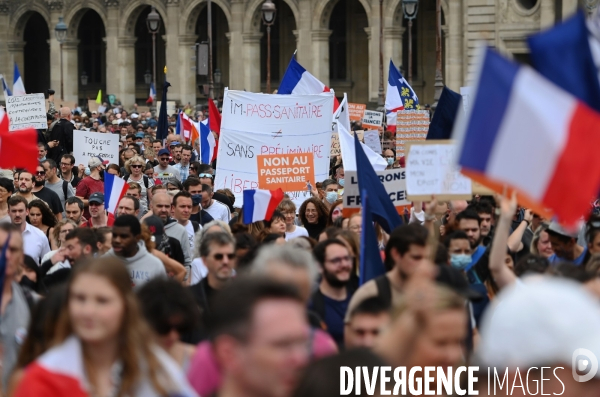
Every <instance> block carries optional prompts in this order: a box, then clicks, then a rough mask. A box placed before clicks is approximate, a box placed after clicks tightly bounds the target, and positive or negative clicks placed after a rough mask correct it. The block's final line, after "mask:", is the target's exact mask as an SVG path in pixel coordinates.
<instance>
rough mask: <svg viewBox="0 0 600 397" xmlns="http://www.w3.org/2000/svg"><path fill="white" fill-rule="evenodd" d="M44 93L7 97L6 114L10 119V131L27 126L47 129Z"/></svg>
mask: <svg viewBox="0 0 600 397" xmlns="http://www.w3.org/2000/svg"><path fill="white" fill-rule="evenodd" d="M44 101H45V100H44V94H27V95H17V96H9V97H8V98H6V114H8V119H9V120H10V121H9V123H10V127H9V129H10V131H17V130H23V129H25V128H35V129H46V128H48V121H47V120H46V108H45V104H44Z"/></svg>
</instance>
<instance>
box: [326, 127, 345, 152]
mask: <svg viewBox="0 0 600 397" xmlns="http://www.w3.org/2000/svg"><path fill="white" fill-rule="evenodd" d="M340 154H342V150H341V149H340V133H339V132H337V131H335V132H332V133H331V150H330V151H329V155H330V156H339V155H340Z"/></svg>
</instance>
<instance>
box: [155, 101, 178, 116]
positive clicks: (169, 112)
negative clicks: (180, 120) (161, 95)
mask: <svg viewBox="0 0 600 397" xmlns="http://www.w3.org/2000/svg"><path fill="white" fill-rule="evenodd" d="M160 102H161V101H156V113H157V114H158V112H159V111H160ZM175 111H176V107H175V101H167V115H169V116H171V115H173V114H175Z"/></svg>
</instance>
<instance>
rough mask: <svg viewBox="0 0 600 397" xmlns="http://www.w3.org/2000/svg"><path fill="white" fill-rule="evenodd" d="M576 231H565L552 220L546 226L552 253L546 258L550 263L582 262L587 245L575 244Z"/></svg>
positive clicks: (576, 263) (586, 251) (577, 263)
mask: <svg viewBox="0 0 600 397" xmlns="http://www.w3.org/2000/svg"><path fill="white" fill-rule="evenodd" d="M577 234H578V232H577V231H567V230H566V229H565V228H563V227H562V226H561V225H560V224H559V223H558V222H556V221H552V222H551V223H550V226H549V227H548V237H549V238H550V243H551V244H552V250H553V251H554V254H553V255H552V256H551V257H549V258H548V261H549V262H550V263H551V264H556V263H558V262H569V263H573V264H575V265H578V266H579V265H582V264H584V260H585V258H586V256H587V254H588V247H582V246H581V245H579V244H577Z"/></svg>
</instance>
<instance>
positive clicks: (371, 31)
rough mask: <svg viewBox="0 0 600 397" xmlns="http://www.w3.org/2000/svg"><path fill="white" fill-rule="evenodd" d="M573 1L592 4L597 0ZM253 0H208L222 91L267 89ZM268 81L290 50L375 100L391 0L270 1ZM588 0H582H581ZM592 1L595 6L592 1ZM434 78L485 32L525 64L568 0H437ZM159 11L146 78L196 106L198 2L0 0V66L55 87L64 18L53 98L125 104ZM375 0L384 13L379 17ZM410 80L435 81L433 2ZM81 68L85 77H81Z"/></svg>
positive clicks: (397, 37)
mask: <svg viewBox="0 0 600 397" xmlns="http://www.w3.org/2000/svg"><path fill="white" fill-rule="evenodd" d="M585 1H586V3H585V4H582V5H584V6H588V7H594V6H595V1H596V0H585ZM262 3H263V0H213V1H212V4H213V5H212V22H213V23H212V25H213V68H214V69H215V70H217V69H218V70H219V72H220V74H221V76H222V77H221V80H222V83H221V84H219V85H218V86H217V87H216V90H217V95H218V94H219V92H222V90H223V87H226V86H227V87H230V88H231V89H238V90H243V89H246V90H248V91H253V92H258V91H265V88H266V50H267V45H266V33H265V27H264V26H263V24H262V21H261V11H260V8H261V5H262ZM274 3H275V4H276V7H277V16H276V20H275V25H274V26H273V28H272V33H271V55H272V61H271V77H272V78H271V80H272V81H271V86H272V87H273V89H274V88H276V87H277V86H278V84H279V80H280V78H281V76H282V75H283V72H284V70H285V68H286V66H287V63H288V62H289V59H290V57H291V56H292V54H293V53H294V51H296V50H297V59H298V61H299V62H300V63H301V64H302V65H303V66H304V67H305V68H306V69H308V70H309V71H310V72H311V73H312V74H314V75H315V76H316V77H317V78H319V79H320V80H321V81H323V82H324V83H325V84H328V85H329V86H331V87H332V88H333V89H335V91H336V93H337V94H338V95H339V96H341V95H342V93H343V92H347V93H348V96H349V99H350V101H352V102H358V103H375V102H377V96H378V90H379V86H380V84H379V83H380V73H379V70H380V68H379V62H380V61H379V60H380V57H379V43H380V26H381V25H380V24H381V23H383V35H382V39H383V59H384V65H385V67H384V76H383V81H384V82H385V81H387V64H388V60H389V59H390V58H391V59H393V60H394V62H395V63H396V65H401V67H402V69H403V70H404V72H406V69H407V68H406V65H407V64H408V59H409V58H408V53H407V48H408V34H407V24H406V20H405V19H404V18H403V13H402V4H401V0H274ZM588 3H589V4H588ZM592 3H594V4H592ZM441 4H442V11H443V17H442V37H443V38H442V47H443V76H444V83H445V84H446V85H448V86H449V87H450V88H452V89H454V90H458V89H459V87H461V86H463V85H466V84H468V81H469V78H470V76H471V69H472V68H471V65H472V64H473V62H474V54H475V49H476V45H477V42H478V41H480V40H486V41H487V42H488V43H490V44H491V45H493V46H495V47H496V48H499V49H500V50H501V51H503V52H505V53H508V54H512V55H513V56H515V57H516V58H517V59H520V60H523V61H526V60H527V47H526V42H525V38H526V37H527V35H529V34H531V33H534V32H537V31H539V30H540V29H542V28H544V27H547V26H551V25H552V24H554V23H555V22H557V21H560V20H561V19H563V18H565V17H567V16H569V15H570V14H572V13H573V12H574V10H575V9H576V7H577V6H578V4H577V0H441ZM151 6H153V7H155V8H156V10H157V11H158V13H159V14H160V16H161V19H162V24H161V31H160V32H159V34H158V35H157V38H156V41H157V55H156V58H157V62H156V63H157V81H158V83H157V86H158V91H159V95H160V92H161V88H160V87H161V86H162V83H161V82H162V81H163V78H164V75H163V73H162V70H163V66H164V65H166V66H167V68H168V77H167V79H168V81H169V82H170V83H171V86H172V87H171V88H170V89H169V99H173V100H177V101H179V102H181V103H188V102H191V103H196V102H201V101H202V99H204V98H205V96H204V93H203V92H202V85H203V84H204V83H206V81H205V80H206V78H205V77H202V76H196V73H195V70H194V69H195V60H194V50H193V47H194V45H195V43H198V42H203V41H205V40H206V37H207V29H206V26H207V12H206V0H0V73H3V74H4V75H5V77H6V79H7V81H9V82H10V81H12V74H13V62H16V63H17V64H18V66H19V69H20V71H21V75H22V76H23V80H24V82H25V88H26V90H27V91H28V92H43V91H45V90H46V89H47V88H49V87H51V88H54V89H55V90H56V92H57V94H59V93H60V84H61V70H60V68H61V50H60V45H59V43H58V41H57V40H56V37H55V34H54V27H55V25H56V24H57V22H58V21H59V17H63V18H64V21H65V23H66V24H67V25H68V37H67V41H66V42H65V43H64V44H63V48H62V57H63V62H62V68H63V76H64V80H63V81H64V99H65V100H66V101H79V102H83V100H84V98H86V97H91V98H95V96H96V93H97V92H98V89H102V91H103V93H105V94H114V95H116V97H117V98H118V100H120V101H121V102H122V103H123V104H124V105H126V106H129V105H131V104H133V103H134V102H135V101H137V102H139V101H144V100H145V99H146V98H147V97H148V90H149V87H148V85H146V84H145V82H144V74H145V73H148V72H149V71H151V70H152V44H151V36H150V34H149V33H148V31H147V28H146V22H145V19H146V16H147V15H148V13H149V12H150V10H151ZM380 7H383V9H382V14H383V18H380ZM412 47H413V53H412V60H413V87H414V88H415V91H416V92H417V95H418V96H419V98H420V101H421V103H432V102H433V96H434V79H435V0H420V1H419V9H418V14H417V18H416V20H415V22H414V24H413V46H412ZM83 72H85V73H86V75H87V76H88V83H87V85H85V86H83V85H82V84H81V79H80V76H81V74H82V73H83Z"/></svg>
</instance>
